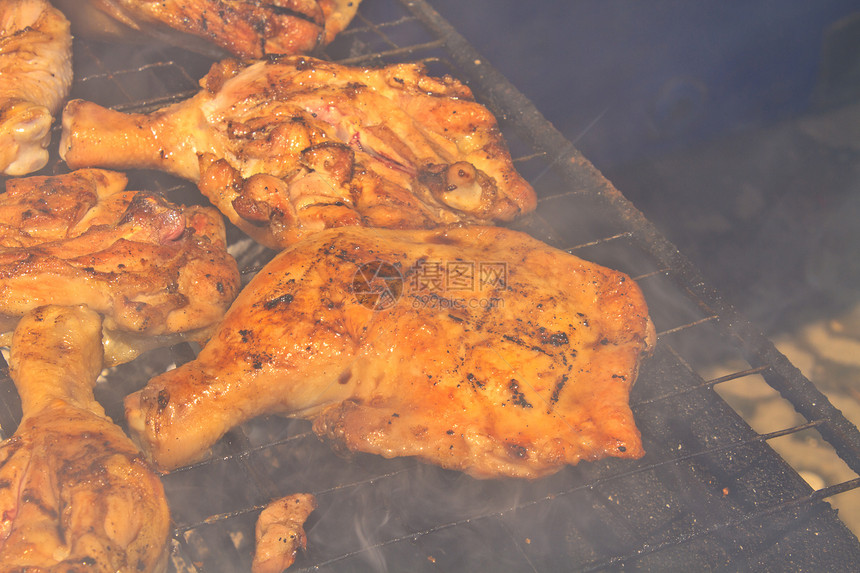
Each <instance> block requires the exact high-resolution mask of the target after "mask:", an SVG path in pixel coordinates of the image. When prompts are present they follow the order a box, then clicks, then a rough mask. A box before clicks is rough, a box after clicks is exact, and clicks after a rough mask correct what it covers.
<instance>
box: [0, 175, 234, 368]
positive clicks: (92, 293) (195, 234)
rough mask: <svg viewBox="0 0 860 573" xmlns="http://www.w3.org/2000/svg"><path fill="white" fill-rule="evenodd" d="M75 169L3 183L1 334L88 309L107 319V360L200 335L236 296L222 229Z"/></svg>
mask: <svg viewBox="0 0 860 573" xmlns="http://www.w3.org/2000/svg"><path fill="white" fill-rule="evenodd" d="M126 183H127V178H126V176H125V175H123V174H122V173H118V172H114V171H104V170H100V169H82V170H78V171H75V172H73V173H68V174H64V175H54V176H48V177H35V176H33V177H26V178H20V179H11V180H9V181H8V182H7V185H6V187H7V190H6V193H3V194H0V221H2V225H0V334H2V333H4V332H7V331H11V330H12V328H14V325H15V322H16V321H17V320H18V319H19V318H20V317H21V316H23V315H24V314H26V313H27V312H29V311H30V310H32V309H34V308H36V307H38V306H42V305H46V304H61V305H76V304H87V305H88V306H89V307H90V308H92V309H94V310H97V311H99V312H101V313H102V314H103V315H104V316H105V331H106V333H108V335H109V336H107V337H106V339H105V340H106V345H107V351H108V356H107V358H108V363H109V364H111V365H112V364H116V363H119V362H125V361H127V360H129V359H131V358H133V357H134V356H135V355H137V354H138V353H139V352H141V351H142V350H144V349H146V348H148V347H150V346H152V345H158V344H162V345H163V344H174V343H177V342H179V341H180V340H179V339H180V338H191V339H198V338H201V337H205V336H206V333H207V332H208V329H209V328H210V327H212V326H213V325H214V324H215V323H216V322H217V321H218V320H219V319H220V318H221V317H222V316H223V314H224V311H225V310H226V309H227V307H228V306H229V304H230V302H232V300H233V298H234V297H235V296H236V294H237V292H238V290H239V271H238V268H237V266H236V261H235V260H233V258H232V257H231V256H230V255H229V254H228V253H227V247H226V238H225V231H224V223H223V221H222V219H221V216H220V214H219V213H218V212H217V211H215V209H212V208H211V207H179V206H177V205H173V204H171V203H169V202H167V201H166V200H165V199H164V198H163V197H160V196H159V195H157V194H152V193H145V192H139V191H127V190H126V189H125V186H126Z"/></svg>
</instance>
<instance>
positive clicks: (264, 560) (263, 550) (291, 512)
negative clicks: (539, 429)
mask: <svg viewBox="0 0 860 573" xmlns="http://www.w3.org/2000/svg"><path fill="white" fill-rule="evenodd" d="M316 507H317V503H316V499H315V498H314V496H313V495H311V494H309V493H297V494H293V495H288V496H286V497H282V498H280V499H276V500H275V501H273V502H272V503H270V504H269V505H268V506H266V508H265V509H263V511H262V512H260V517H259V518H258V519H257V526H256V528H255V537H256V542H257V544H256V549H255V551H254V560H253V561H252V562H251V573H281V572H282V571H283V570H284V569H286V568H287V567H289V566H290V565H292V564H293V562H295V560H296V553H298V551H299V550H300V549H305V547H306V546H307V537H306V536H305V530H304V524H305V521H307V519H308V516H309V515H310V514H311V513H312V512H313V510H314V509H316Z"/></svg>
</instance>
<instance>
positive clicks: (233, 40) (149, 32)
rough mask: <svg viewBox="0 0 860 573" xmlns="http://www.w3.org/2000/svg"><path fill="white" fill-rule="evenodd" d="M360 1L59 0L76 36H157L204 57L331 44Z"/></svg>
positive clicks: (270, 53) (244, 55)
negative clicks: (80, 34)
mask: <svg viewBox="0 0 860 573" xmlns="http://www.w3.org/2000/svg"><path fill="white" fill-rule="evenodd" d="M360 1H361V0H268V1H264V2H259V1H256V2H249V1H247V0H167V1H165V0H84V1H81V0H60V2H59V5H60V7H61V8H63V9H65V10H67V11H68V13H69V15H70V18H72V20H73V23H74V26H75V31H76V33H77V32H79V33H82V34H84V35H91V36H92V35H95V36H97V37H107V38H110V39H114V40H117V39H118V40H128V36H129V33H131V34H132V36H134V35H135V34H137V35H141V36H143V37H145V38H149V39H151V38H153V37H155V38H158V39H161V40H164V41H167V42H169V43H172V44H176V45H179V46H182V47H184V48H188V49H192V50H195V51H198V52H202V53H204V54H209V55H213V56H216V57H222V56H224V55H226V54H232V55H234V56H238V57H240V58H244V59H248V58H262V57H264V56H274V55H283V54H304V53H310V52H312V51H314V50H316V49H317V48H320V47H322V46H324V45H326V44H328V43H330V42H331V41H332V40H333V39H334V38H335V36H336V35H337V34H339V33H340V32H341V31H343V30H344V29H345V28H346V27H347V26H348V25H349V23H350V22H351V21H352V19H353V17H354V16H355V13H356V11H357V10H358V5H359V3H360Z"/></svg>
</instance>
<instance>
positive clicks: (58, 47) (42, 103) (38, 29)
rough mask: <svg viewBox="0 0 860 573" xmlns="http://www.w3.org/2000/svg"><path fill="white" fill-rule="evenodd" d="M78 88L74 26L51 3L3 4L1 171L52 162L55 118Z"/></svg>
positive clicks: (14, 0)
mask: <svg viewBox="0 0 860 573" xmlns="http://www.w3.org/2000/svg"><path fill="white" fill-rule="evenodd" d="M71 83H72V36H71V34H70V32H69V22H68V21H67V20H66V18H65V17H64V16H63V15H62V14H61V13H60V12H59V11H58V10H56V9H55V8H54V7H52V6H51V5H50V3H48V2H47V1H46V0H4V1H3V2H0V171H2V172H3V173H5V174H7V175H25V174H27V173H32V172H33V171H37V170H39V169H41V168H42V167H44V166H45V165H46V164H47V162H48V150H47V147H48V144H49V143H50V141H51V132H50V128H51V123H52V121H53V114H55V113H56V112H58V111H59V109H60V105H61V104H62V103H63V100H65V99H66V96H67V95H68V94H69V88H70V87H71Z"/></svg>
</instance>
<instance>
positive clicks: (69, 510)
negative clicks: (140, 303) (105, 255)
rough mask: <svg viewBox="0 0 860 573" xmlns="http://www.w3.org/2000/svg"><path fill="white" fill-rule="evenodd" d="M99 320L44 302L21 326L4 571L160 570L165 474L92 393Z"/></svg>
mask: <svg viewBox="0 0 860 573" xmlns="http://www.w3.org/2000/svg"><path fill="white" fill-rule="evenodd" d="M101 369H102V344H101V318H100V317H99V315H98V314H96V313H95V312H93V311H91V310H89V309H87V308H86V307H74V308H66V307H42V308H39V309H36V310H34V311H33V312H32V313H31V314H28V315H27V316H26V317H25V318H23V319H22V320H21V322H20V323H19V324H18V328H17V329H16V330H15V336H14V337H13V341H12V348H11V353H10V372H11V375H12V379H13V380H14V382H15V386H16V387H17V388H18V391H19V393H20V395H21V406H22V409H23V412H24V417H23V419H22V421H21V424H20V425H19V427H18V429H17V431H16V432H15V434H14V435H13V436H12V437H11V438H9V439H7V440H5V441H4V442H2V444H0V571H2V572H3V573H7V572H8V573H12V572H20V571H34V572H35V571H44V572H48V571H56V572H57V573H60V572H62V573H69V572H79V573H84V572H87V573H92V572H100V573H116V572H122V573H138V572H141V573H143V572H154V571H164V570H165V568H166V559H167V542H168V535H169V531H170V515H169V511H168V508H167V501H166V499H165V496H164V491H163V488H162V485H161V481H160V480H159V478H158V476H157V475H156V474H155V473H154V472H153V471H152V469H151V468H150V466H149V464H148V463H147V462H146V460H145V459H144V458H143V456H142V455H141V454H140V452H139V450H138V449H137V447H136V446H135V445H134V444H133V443H132V442H131V440H130V439H129V438H128V436H126V435H125V433H124V432H123V431H122V430H121V429H120V428H119V426H117V425H115V424H114V423H113V422H112V421H111V420H110V419H109V418H108V417H107V416H106V415H105V413H104V410H103V409H102V407H101V405H99V403H98V402H97V401H96V400H95V398H94V397H93V387H94V386H95V383H96V379H97V377H98V375H99V372H100V371H101Z"/></svg>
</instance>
